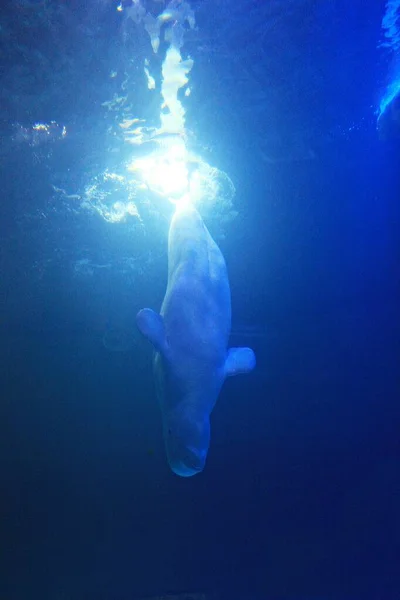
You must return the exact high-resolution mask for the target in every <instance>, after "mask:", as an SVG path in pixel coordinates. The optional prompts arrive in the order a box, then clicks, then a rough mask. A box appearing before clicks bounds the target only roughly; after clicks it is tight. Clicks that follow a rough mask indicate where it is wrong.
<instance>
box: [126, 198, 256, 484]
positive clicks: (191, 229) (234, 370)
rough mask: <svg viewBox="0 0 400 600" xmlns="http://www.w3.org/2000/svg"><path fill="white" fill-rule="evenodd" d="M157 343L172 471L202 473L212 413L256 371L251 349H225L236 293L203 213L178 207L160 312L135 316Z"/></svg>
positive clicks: (156, 361)
mask: <svg viewBox="0 0 400 600" xmlns="http://www.w3.org/2000/svg"><path fill="white" fill-rule="evenodd" d="M136 323H137V326H138V328H139V330H140V331H141V333H142V334H143V335H144V336H145V337H146V338H147V339H148V340H149V341H150V342H151V343H152V344H153V346H154V350H155V352H154V359H153V366H154V377H155V383H156V386H155V387H156V392H157V396H158V400H159V404H160V408H161V415H162V424H163V435H164V441H165V448H166V454H167V459H168V463H169V466H170V468H171V469H172V471H173V472H174V473H176V474H177V475H179V476H181V477H191V476H192V475H196V474H197V473H200V472H201V471H203V469H204V466H205V463H206V458H207V453H208V450H209V445H210V415H211V412H212V410H213V408H214V406H215V403H216V401H217V398H218V395H219V392H220V390H221V387H222V385H223V383H224V381H225V379H226V378H227V377H230V376H232V375H236V374H238V373H247V372H249V371H251V370H252V369H253V368H254V367H255V363H256V360H255V355H254V352H253V351H252V350H251V349H250V348H228V342H229V335H230V330H231V294H230V287H229V279H228V273H227V268H226V264H225V260H224V257H223V255H222V253H221V251H220V249H219V247H218V246H217V244H216V243H215V241H214V240H213V238H212V237H211V235H210V233H209V231H208V229H207V227H206V226H205V224H204V222H203V219H202V217H201V216H200V214H199V212H198V210H197V209H196V208H195V207H194V206H193V205H191V204H185V205H183V206H182V207H179V206H178V207H177V208H176V211H175V213H174V215H173V217H172V220H171V224H170V228H169V235H168V281H167V289H166V292H165V296H164V300H163V302H162V306H161V310H160V313H157V312H155V311H153V310H152V309H150V308H144V309H142V310H140V311H139V312H138V314H137V315H136Z"/></svg>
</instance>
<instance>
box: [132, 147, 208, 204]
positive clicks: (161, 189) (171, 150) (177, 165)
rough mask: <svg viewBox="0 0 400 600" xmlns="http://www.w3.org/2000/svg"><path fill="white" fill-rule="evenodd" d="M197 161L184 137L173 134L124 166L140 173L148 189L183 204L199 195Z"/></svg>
mask: <svg viewBox="0 0 400 600" xmlns="http://www.w3.org/2000/svg"><path fill="white" fill-rule="evenodd" d="M201 163H202V161H201V160H200V159H198V158H197V157H195V156H194V155H193V154H191V153H190V152H189V151H188V150H187V148H186V144H185V142H184V140H183V139H181V138H177V139H172V140H169V141H167V142H163V143H162V145H161V146H160V148H159V149H157V150H155V151H154V152H152V153H150V154H147V155H146V156H142V157H140V158H137V159H135V160H134V161H133V162H132V163H131V164H130V165H129V166H128V170H129V171H131V172H134V173H135V176H136V177H140V179H141V180H142V182H143V183H144V184H145V185H146V187H147V188H148V189H149V190H150V191H152V192H154V193H156V194H158V195H160V196H162V197H163V198H166V199H167V200H169V201H170V202H171V203H172V204H175V205H178V204H179V205H183V204H187V203H188V202H192V203H198V202H200V201H201V199H202V193H201V190H200V187H199V185H198V173H197V170H198V169H199V168H200V166H201ZM196 175H197V176H196Z"/></svg>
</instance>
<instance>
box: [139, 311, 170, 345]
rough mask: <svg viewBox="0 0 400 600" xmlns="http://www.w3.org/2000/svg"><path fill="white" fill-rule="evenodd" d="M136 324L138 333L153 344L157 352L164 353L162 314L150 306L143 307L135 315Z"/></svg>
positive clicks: (164, 340)
mask: <svg viewBox="0 0 400 600" xmlns="http://www.w3.org/2000/svg"><path fill="white" fill-rule="evenodd" d="M136 324H137V326H138V329H139V331H140V333H142V334H143V335H144V337H146V338H147V339H148V340H149V342H151V343H152V344H153V346H154V348H155V349H156V350H157V352H161V354H165V352H166V348H167V342H166V339H165V329H164V321H163V318H162V316H161V315H159V314H158V313H156V312H155V311H154V310H152V309H151V308H143V309H142V310H140V311H139V312H138V314H137V315H136Z"/></svg>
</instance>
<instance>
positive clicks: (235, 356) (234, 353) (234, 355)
mask: <svg viewBox="0 0 400 600" xmlns="http://www.w3.org/2000/svg"><path fill="white" fill-rule="evenodd" d="M255 366H256V356H255V354H254V352H253V350H252V349H251V348H230V349H229V350H228V356H227V357H226V360H225V376H226V377H232V376H233V375H238V374H239V373H249V372H250V371H252V370H253V369H254V367H255Z"/></svg>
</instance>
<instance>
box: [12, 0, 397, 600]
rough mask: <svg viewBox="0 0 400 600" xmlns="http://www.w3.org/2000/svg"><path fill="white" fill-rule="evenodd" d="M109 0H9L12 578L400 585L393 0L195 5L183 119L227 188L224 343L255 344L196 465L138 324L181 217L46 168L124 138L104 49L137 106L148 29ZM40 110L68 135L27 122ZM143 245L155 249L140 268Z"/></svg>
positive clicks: (255, 585)
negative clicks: (179, 449)
mask: <svg viewBox="0 0 400 600" xmlns="http://www.w3.org/2000/svg"><path fill="white" fill-rule="evenodd" d="M116 4H117V3H112V2H111V1H110V2H109V3H108V2H106V1H104V2H100V1H99V2H94V0H93V3H83V4H82V3H80V2H72V1H71V2H66V3H62V5H60V6H59V5H58V3H55V2H52V1H51V0H48V1H47V2H45V3H43V4H41V3H38V2H23V1H22V0H20V1H15V2H9V3H7V4H4V6H2V7H1V14H2V30H1V36H2V37H1V39H0V43H1V50H2V54H1V59H0V60H1V78H2V86H1V90H2V91H1V100H2V106H3V109H2V115H1V129H2V141H1V144H0V152H1V158H2V169H1V174H0V177H1V184H2V201H1V203H0V228H1V229H0V231H1V249H0V261H1V262H0V265H1V284H0V291H1V295H0V311H1V312H0V335H1V338H0V340H1V347H0V353H1V360H0V382H1V390H0V397H1V402H0V424H1V425H0V427H1V430H0V458H1V486H0V492H1V496H0V497H1V502H0V506H1V533H0V540H1V542H0V549H1V554H0V557H1V561H0V597H1V598H4V599H7V600H22V599H24V600H25V599H27V600H30V599H36V598H40V599H43V600H59V599H63V600H64V599H65V600H66V599H70V598H71V599H75V598H76V599H85V600H91V599H93V600H94V599H96V600H103V599H104V600H106V599H111V598H112V599H115V600H128V599H135V598H142V597H148V596H155V595H158V596H160V595H162V594H166V593H167V592H170V593H181V592H186V591H190V592H204V593H208V594H214V597H217V598H220V599H225V598H229V599H231V598H232V599H238V600H239V599H241V600H242V599H243V600H252V599H253V598H254V599H269V598H288V599H294V598H296V599H298V598H304V599H305V598H324V599H325V598H329V599H336V598H337V599H343V598H352V599H354V598H360V599H361V598H363V599H364V598H371V599H376V600H378V599H381V598H385V599H392V598H393V599H395V598H398V597H399V595H400V575H399V573H400V570H399V568H398V563H399V560H398V556H399V555H400V518H399V504H400V470H399V460H400V444H399V427H400V408H399V401H400V378H399V364H400V363H399V360H400V322H399V301H400V279H399V259H400V252H399V226H400V181H399V179H400V169H399V164H400V142H399V140H396V139H394V140H391V141H390V142H383V141H381V140H379V139H378V135H377V131H376V114H375V111H376V109H377V108H378V107H379V103H380V101H381V98H382V95H383V94H384V92H385V89H386V86H387V85H388V84H389V83H390V77H392V75H393V61H394V58H393V56H392V55H391V53H390V52H389V51H388V50H387V49H379V48H377V46H378V44H379V42H380V40H381V36H382V31H381V20H382V16H383V14H384V9H385V3H384V2H375V3H365V2H361V1H359V0H354V1H353V2H351V4H350V5H349V3H348V2H344V1H342V0H330V1H328V0H327V1H326V2H312V1H309V2H308V1H306V0H305V1H304V2H297V3H296V2H291V3H290V2H271V3H267V2H265V3H259V2H245V3H242V2H238V1H236V0H235V2H222V1H221V2H215V3H211V2H210V3H209V2H206V1H205V2H204V3H201V2H198V3H193V4H192V5H193V7H194V8H195V10H196V13H197V23H198V27H199V30H198V32H197V33H196V35H193V37H192V38H190V39H189V42H188V50H187V51H190V52H191V53H192V56H193V57H194V59H195V65H194V68H193V71H192V73H191V82H192V87H193V90H192V96H191V100H190V104H189V105H188V115H187V123H188V126H189V127H190V128H191V129H192V130H194V131H196V134H197V136H198V138H200V140H199V141H200V142H201V143H202V144H204V145H205V146H208V147H210V148H211V150H210V151H209V154H208V158H209V160H210V162H212V163H213V164H215V165H217V166H218V168H220V169H221V170H223V171H225V172H226V173H228V174H229V177H230V178H231V179H232V180H233V182H234V184H235V186H236V197H235V199H234V205H235V208H236V209H237V210H238V212H239V215H238V216H237V218H236V219H235V220H234V221H233V222H232V223H231V224H229V225H227V226H226V228H225V232H224V233H225V237H224V238H223V239H221V241H220V246H221V249H222V251H223V253H224V255H225V257H226V261H227V264H228V269H229V274H230V280H231V290H232V302H233V322H234V334H235V336H236V337H235V343H238V344H249V345H251V346H252V347H253V348H254V350H255V352H256V354H257V361H258V362H257V369H256V371H255V372H254V373H252V374H251V375H248V376H245V377H242V378H237V379H233V380H229V381H227V383H226V384H225V386H224V388H223V391H222V393H221V396H220V398H219V400H218V403H217V405H216V408H215V410H214V412H213V415H212V442H211V449H210V454H209V458H208V462H207V466H206V469H205V471H204V473H202V474H201V475H199V476H196V477H194V478H191V479H180V478H178V477H176V476H175V475H173V474H172V473H171V472H170V471H169V469H168V466H167V463H166V459H165V455H164V448H163V442H162V432H161V423H160V415H159V410H158V406H157V402H156V398H155V392H154V388H153V381H152V371H151V349H150V348H149V347H148V346H147V345H146V344H145V343H143V341H142V340H141V339H140V338H139V337H138V334H137V332H136V331H135V328H134V317H135V313H136V311H137V310H138V309H139V308H140V307H142V306H147V305H150V306H153V307H154V308H156V309H157V308H158V306H159V305H160V302H161V300H162V296H163V292H164V287H165V281H166V256H165V244H166V226H164V225H163V224H162V223H163V221H162V219H161V221H160V223H161V224H160V223H159V222H158V221H157V222H156V220H155V217H153V220H152V221H151V218H150V217H148V221H147V222H146V226H147V227H148V232H150V233H148V235H147V237H146V238H143V239H142V238H141V237H139V233H133V230H132V228H131V226H130V225H129V223H128V224H126V223H125V224H124V223H121V224H111V225H110V224H109V223H106V222H104V221H103V220H102V219H101V218H100V217H99V216H98V215H97V216H96V215H94V214H93V213H90V212H87V211H86V212H85V211H84V210H82V209H81V208H80V202H79V201H78V200H77V199H73V198H72V199H71V198H66V196H65V194H64V195H63V194H62V193H58V194H57V193H56V194H55V192H54V188H53V187H52V186H56V187H58V188H60V189H61V188H62V189H64V190H66V193H67V194H78V195H79V194H82V193H83V192H82V190H83V189H84V188H85V186H87V185H88V184H89V183H90V181H93V177H96V176H97V175H98V174H99V173H100V172H102V171H103V170H104V169H105V168H110V169H112V168H115V167H116V165H118V162H119V161H121V160H122V159H121V157H124V156H125V154H124V153H125V152H126V151H127V150H126V147H125V146H122V145H121V147H120V148H119V146H118V144H119V142H116V141H115V140H114V137H113V135H112V133H110V131H114V129H113V127H114V126H115V119H116V116H115V115H114V114H112V113H109V112H107V111H105V109H104V107H103V106H102V103H103V102H105V101H107V100H109V99H110V98H111V97H112V96H113V93H114V92H118V91H119V90H120V89H121V85H122V83H123V79H124V78H123V77H122V76H120V75H118V76H116V77H115V78H112V79H110V77H109V74H110V72H111V71H113V70H115V71H117V72H118V73H121V72H126V73H128V74H129V77H130V79H129V86H130V87H129V93H130V94H131V99H132V98H136V99H137V102H138V105H140V100H141V97H140V86H139V82H140V81H141V79H140V77H141V76H142V75H140V77H139V66H140V69H142V66H143V64H142V62H140V65H139V59H137V61H138V62H137V63H135V56H139V57H142V55H143V45H142V41H141V40H139V39H132V37H129V30H128V32H127V31H126V29H125V28H124V23H123V20H122V18H121V15H119V14H118V12H117V11H116ZM367 4H368V6H367ZM369 4H371V6H369ZM135 52H136V55H135ZM140 73H142V71H140ZM135 94H136V96H135ZM153 109H154V105H151V104H148V103H146V102H142V114H145V115H146V117H147V113H148V114H151V111H152V110H153ZM41 120H43V121H45V122H50V121H51V120H55V121H57V123H60V124H62V125H65V126H66V127H67V129H68V135H67V136H66V138H65V139H63V138H62V136H61V133H60V130H59V129H55V128H54V129H53V130H52V132H53V133H52V135H53V138H52V139H51V140H49V141H46V142H44V143H42V141H40V142H39V141H35V140H36V138H35V139H34V138H32V137H29V136H31V126H32V124H33V123H35V122H37V121H41ZM24 132H25V133H24ZM24 136H25V137H24ZM27 136H28V137H27ZM117 146H118V148H119V152H114V151H112V149H113V148H115V147H117ZM211 225H212V226H213V227H214V230H215V231H216V230H217V229H218V224H216V223H215V222H214V223H211ZM135 235H136V236H137V237H136V238H135ZM135 240H136V241H135ZM137 240H139V241H137ZM135 244H136V245H135ZM139 250H140V251H142V252H144V251H145V253H146V254H145V255H146V263H145V267H144V268H143V269H142V270H140V268H139V267H140V261H138V260H137V261H136V263H135V266H134V268H128V267H127V266H126V265H127V264H128V263H127V260H128V259H129V258H132V256H136V257H137V256H139V255H140V253H139ZM150 250H151V251H152V253H153V254H152V256H153V259H152V260H150V261H149V260H148V252H149V251H150ZM79 261H81V262H79ZM82 261H83V262H82ZM85 261H86V262H85ZM129 264H131V263H129ZM107 332H108V333H107ZM118 332H119V333H118Z"/></svg>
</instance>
